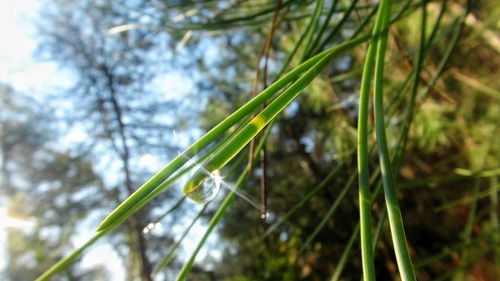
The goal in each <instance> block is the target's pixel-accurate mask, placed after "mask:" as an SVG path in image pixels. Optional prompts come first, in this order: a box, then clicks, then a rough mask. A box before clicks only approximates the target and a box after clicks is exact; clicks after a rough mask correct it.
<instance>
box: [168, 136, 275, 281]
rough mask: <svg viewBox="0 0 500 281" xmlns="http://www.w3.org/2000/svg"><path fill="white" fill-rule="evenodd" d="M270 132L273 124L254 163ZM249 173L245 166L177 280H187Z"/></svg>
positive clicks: (258, 147)
mask: <svg viewBox="0 0 500 281" xmlns="http://www.w3.org/2000/svg"><path fill="white" fill-rule="evenodd" d="M270 132H271V126H269V127H267V129H266V130H265V132H264V135H263V136H262V138H261V140H260V141H259V144H258V145H257V147H256V148H255V154H254V158H253V162H254V163H255V162H256V161H258V160H259V159H260V156H259V152H260V151H261V150H262V148H263V147H264V144H265V143H266V139H267V137H268V136H269V133H270ZM248 174H249V166H247V167H246V168H245V170H244V171H243V173H242V174H241V175H240V177H239V178H238V180H237V181H236V183H235V185H234V187H233V190H232V191H231V192H230V193H229V194H228V195H227V196H226V198H225V199H224V201H223V202H222V204H221V205H220V206H219V208H218V209H217V211H216V212H215V214H214V215H213V217H212V219H211V220H210V222H209V223H208V227H207V229H206V230H205V233H204V234H203V236H202V238H201V239H200V241H198V244H197V245H196V248H195V249H194V251H193V252H192V253H191V256H190V257H189V259H188V260H187V262H186V263H185V264H184V266H183V267H182V269H181V271H180V272H179V274H178V275H177V278H176V280H178V281H179V280H185V279H186V278H187V275H188V274H189V271H190V270H191V267H192V266H193V263H194V260H195V259H196V256H197V255H198V252H199V251H200V250H201V247H203V245H204V244H205V242H206V240H207V239H208V236H209V235H210V233H212V231H213V229H214V228H215V226H217V224H218V222H219V220H220V219H221V217H222V215H223V214H224V212H225V211H226V209H227V207H229V205H231V203H232V202H233V201H234V199H235V195H236V193H235V192H237V191H238V190H239V189H240V188H241V187H242V186H243V184H244V183H245V182H246V179H247V177H248Z"/></svg>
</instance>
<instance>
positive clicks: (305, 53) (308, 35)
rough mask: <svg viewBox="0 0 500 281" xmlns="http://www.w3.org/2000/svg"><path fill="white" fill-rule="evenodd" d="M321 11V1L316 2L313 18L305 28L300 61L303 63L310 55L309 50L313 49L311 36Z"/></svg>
mask: <svg viewBox="0 0 500 281" xmlns="http://www.w3.org/2000/svg"><path fill="white" fill-rule="evenodd" d="M322 9H323V0H318V1H317V2H316V8H315V9H314V13H313V16H312V18H311V21H310V22H309V25H308V26H307V28H306V39H305V40H306V45H305V48H304V51H303V52H302V58H301V59H300V60H301V61H304V60H305V59H306V58H307V57H308V56H309V54H310V49H311V48H312V47H313V45H312V43H313V36H314V31H315V30H316V29H317V26H318V22H319V19H320V17H321V10H322Z"/></svg>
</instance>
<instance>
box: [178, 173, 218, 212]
mask: <svg viewBox="0 0 500 281" xmlns="http://www.w3.org/2000/svg"><path fill="white" fill-rule="evenodd" d="M221 182H222V178H221V176H220V174H219V171H218V170H215V171H214V172H212V173H211V174H210V176H208V177H205V179H203V180H202V182H201V183H200V184H199V185H198V187H196V188H195V189H193V190H192V191H191V192H189V193H187V194H186V196H187V197H189V199H191V200H193V201H195V202H197V203H200V204H205V203H208V202H210V201H212V200H214V198H215V197H216V196H217V194H218V193H219V190H220V185H221Z"/></svg>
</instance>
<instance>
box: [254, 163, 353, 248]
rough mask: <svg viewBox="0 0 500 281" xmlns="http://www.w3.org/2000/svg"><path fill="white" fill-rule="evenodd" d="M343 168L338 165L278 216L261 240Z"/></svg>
mask: <svg viewBox="0 0 500 281" xmlns="http://www.w3.org/2000/svg"><path fill="white" fill-rule="evenodd" d="M344 166H345V163H342V164H340V165H338V166H337V167H336V168H335V169H333V170H332V171H331V172H330V173H328V175H326V177H325V178H324V179H323V180H322V181H321V182H320V183H319V184H317V185H316V186H315V187H314V188H313V189H311V190H310V191H309V192H307V193H306V194H305V195H304V196H303V197H302V198H301V199H300V200H299V202H298V203H297V204H295V205H294V206H293V207H292V208H291V209H290V210H289V211H288V212H286V214H284V215H283V216H280V217H279V218H278V220H277V221H276V222H274V223H273V224H272V225H271V226H270V227H269V228H268V229H267V230H266V232H264V234H263V235H262V239H265V238H266V237H267V236H269V234H271V233H272V232H273V231H275V230H276V229H277V228H278V227H279V226H280V225H282V224H283V223H284V222H285V221H286V220H288V219H289V218H290V217H291V216H292V215H293V214H295V213H296V212H297V211H298V210H300V208H302V207H304V206H305V204H306V203H307V202H308V201H309V200H311V198H312V197H313V196H314V195H316V194H317V193H318V192H319V191H321V190H322V189H323V188H325V186H326V185H327V184H329V183H330V182H331V180H332V179H333V178H334V177H336V176H337V175H338V174H339V173H340V171H341V170H342V168H343V167H344Z"/></svg>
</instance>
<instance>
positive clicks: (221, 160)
mask: <svg viewBox="0 0 500 281" xmlns="http://www.w3.org/2000/svg"><path fill="white" fill-rule="evenodd" d="M367 38H369V35H364V36H359V37H357V38H355V39H352V40H350V41H347V42H345V43H343V44H340V45H338V46H335V47H333V48H331V49H330V50H329V52H328V53H327V55H326V56H325V57H323V58H322V59H321V60H320V61H319V62H318V63H317V64H315V65H314V66H312V67H311V68H310V69H309V70H307V71H306V72H305V74H304V75H303V76H301V77H300V78H299V79H298V80H297V81H296V82H295V83H293V84H292V85H291V86H290V87H288V88H287V89H286V90H285V91H283V93H282V94H281V95H279V96H278V97H277V98H276V99H275V100H274V101H272V102H271V103H270V104H269V105H268V106H267V107H266V108H265V109H264V110H262V111H261V112H260V113H259V114H258V115H257V116H255V117H254V118H253V119H252V120H251V121H250V122H249V123H248V124H247V125H246V126H245V127H244V128H243V129H242V130H241V131H240V132H239V133H238V134H237V135H236V136H235V137H234V139H232V140H231V141H229V142H228V143H227V144H225V146H224V147H223V148H222V149H221V150H220V152H219V153H218V154H216V155H214V157H213V158H212V159H211V160H209V161H208V162H207V163H206V164H204V167H203V168H200V170H199V171H198V172H196V173H195V174H194V175H193V177H192V178H191V179H190V180H189V181H188V182H187V183H186V185H185V186H184V188H183V192H184V193H185V194H189V193H191V192H193V191H194V190H196V189H197V188H199V186H200V185H201V183H202V182H203V181H204V180H205V178H206V177H208V175H207V171H208V173H212V172H214V171H215V170H218V169H220V168H222V167H223V166H224V165H225V164H226V163H227V162H228V161H230V160H231V159H232V158H233V157H234V156H235V155H236V154H237V153H238V152H239V151H240V150H241V149H243V147H244V146H246V145H247V144H248V143H249V142H250V141H251V140H252V139H253V138H254V137H255V136H256V135H257V134H258V133H259V132H260V131H261V130H262V129H263V128H264V127H265V126H266V125H267V124H268V123H269V122H271V120H273V119H274V118H275V117H276V116H277V115H278V114H279V113H280V112H281V111H282V110H283V109H284V108H285V107H286V106H287V105H288V104H289V103H290V102H292V100H293V99H295V98H296V97H297V96H298V95H299V94H300V93H301V91H302V90H303V89H304V88H305V87H306V86H307V85H309V83H310V82H311V81H312V80H313V79H314V78H316V76H317V75H318V74H319V73H320V72H321V71H322V70H323V68H324V67H325V66H327V65H328V64H329V63H330V62H331V61H332V60H333V59H334V58H335V57H336V56H337V55H338V54H340V53H343V52H345V51H346V50H349V49H351V48H353V47H355V46H357V45H358V44H360V43H362V42H363V41H365V40H366V39H367Z"/></svg>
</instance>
